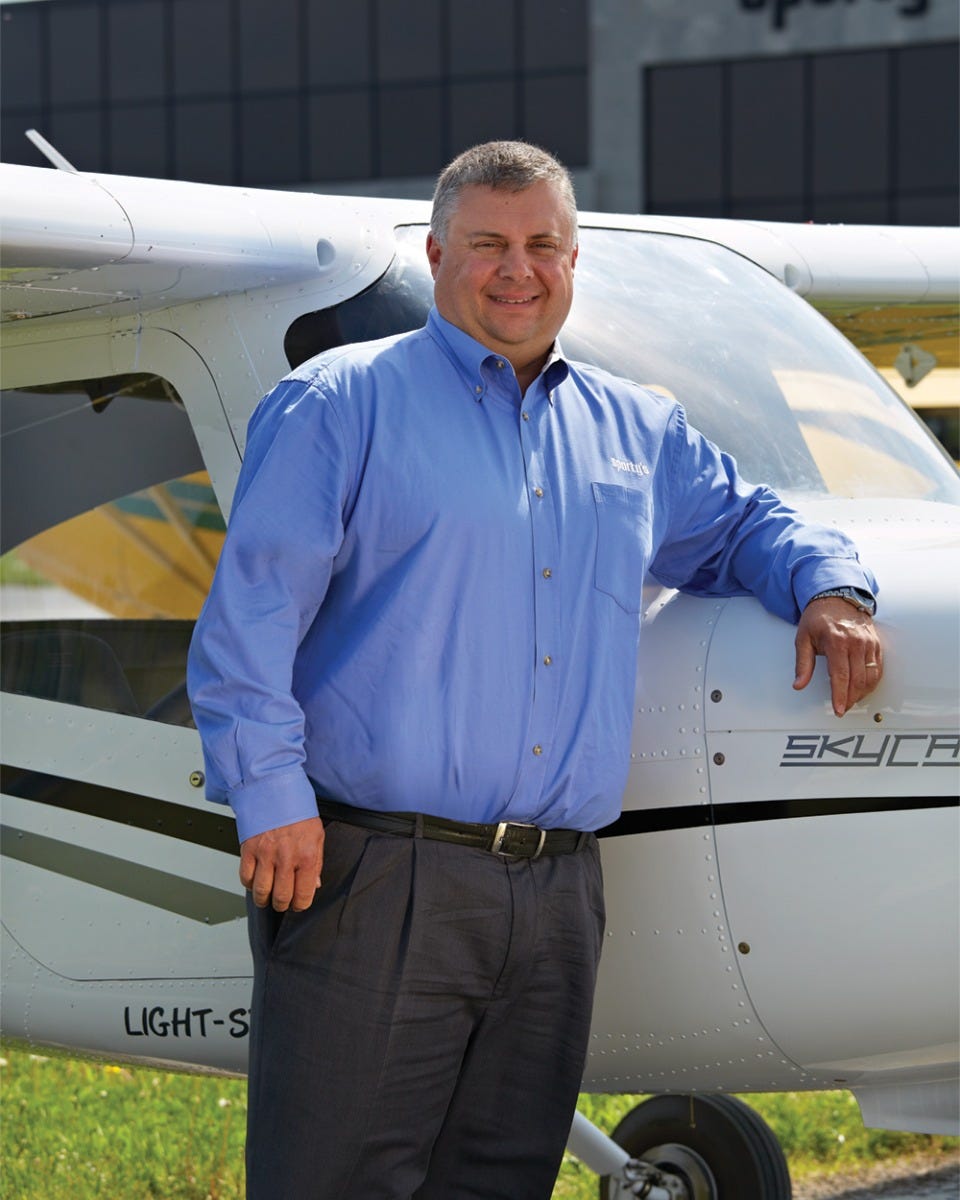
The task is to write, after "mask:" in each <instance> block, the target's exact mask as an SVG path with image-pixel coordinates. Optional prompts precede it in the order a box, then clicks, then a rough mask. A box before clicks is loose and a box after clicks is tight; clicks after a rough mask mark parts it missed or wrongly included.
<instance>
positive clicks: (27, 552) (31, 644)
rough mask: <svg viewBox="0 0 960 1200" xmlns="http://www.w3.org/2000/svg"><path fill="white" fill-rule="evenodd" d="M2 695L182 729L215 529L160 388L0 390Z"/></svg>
mask: <svg viewBox="0 0 960 1200" xmlns="http://www.w3.org/2000/svg"><path fill="white" fill-rule="evenodd" d="M0 420H2V441H0V447H2V463H0V473H2V489H3V490H2V514H3V521H2V531H3V550H4V555H3V557H2V558H0V583H2V584H3V591H2V599H0V604H2V612H0V616H2V626H0V672H2V688H3V690H4V691H7V692H15V693H19V694H21V695H29V696H33V697H37V698H40V699H46V700H56V701H59V702H61V703H65V704H81V705H84V706H86V707H89V708H98V709H102V710H106V711H109V712H118V713H124V714H127V715H132V716H140V717H146V718H149V719H153V720H158V721H163V722H166V723H169V724H181V725H182V724H190V723H191V715H190V709H189V705H188V703H187V698H186V691H185V688H184V687H183V680H184V675H185V667H186V653H187V647H188V645H189V641H190V635H191V632H192V629H193V622H194V620H195V619H196V616H197V614H198V613H199V611H200V606H201V605H202V603H203V601H204V598H205V597H206V594H207V591H208V590H209V587H210V581H211V580H212V578H213V570H214V567H215V566H216V562H217V557H218V555H219V551H220V546H221V545H222V542H223V535H224V530H225V526H224V521H223V517H222V515H221V513H220V509H219V507H218V505H217V502H216V499H215V497H214V494H213V489H212V488H211V486H210V479H209V477H208V475H207V474H206V472H205V471H204V470H203V460H202V458H201V455H200V451H199V449H198V447H197V443H196V439H195V438H194V435H193V431H192V429H191V426H190V421H189V418H188V416H187V414H186V412H185V411H184V409H183V406H182V404H181V402H180V398H179V396H178V395H177V393H176V392H175V391H174V389H173V387H172V386H171V385H170V384H169V383H168V382H167V381H166V380H164V379H162V378H160V377H158V376H155V375H146V374H139V375H122V376H115V377H112V378H109V379H86V380H76V381H70V382H65V383H55V384H50V385H46V386H39V387H27V388H21V389H17V390H7V391H4V392H3V393H2V397H0Z"/></svg>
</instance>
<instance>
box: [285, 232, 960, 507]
mask: <svg viewBox="0 0 960 1200" xmlns="http://www.w3.org/2000/svg"><path fill="white" fill-rule="evenodd" d="M425 232H426V231H425V229H424V227H422V226H414V227H404V228H401V229H398V230H397V237H398V254H397V258H396V259H395V261H394V263H393V264H392V266H391V267H390V270H389V271H388V272H387V273H386V275H384V277H383V278H382V279H380V280H379V281H378V282H377V283H376V284H375V285H374V286H373V287H372V288H370V289H369V290H368V291H367V292H365V293H363V294H362V295H361V296H357V297H354V298H353V299H351V300H348V301H345V302H344V303H343V304H341V305H338V306H337V307H336V308H333V309H328V310H325V311H324V312H322V313H313V314H309V315H308V316H306V317H302V318H301V319H300V320H299V321H298V322H296V323H295V324H294V326H292V327H291V329H290V331H289V333H288V336H287V353H288V356H289V357H290V359H291V362H294V363H298V362H301V361H303V360H304V359H305V358H307V357H309V356H310V355H312V354H316V353H318V352H319V351H320V350H322V349H326V348H328V347H330V346H333V345H339V344H343V343H345V342H352V341H362V340H365V339H369V338H376V337H383V336H385V335H387V334H389V333H396V332H402V331H404V330H408V329H416V328H419V326H420V325H422V324H423V322H424V320H425V318H426V314H427V311H428V309H429V306H430V304H431V302H432V295H433V282H432V279H431V277H430V272H429V269H428V267H427V262H426V255H425V253H424V239H425ZM561 344H562V348H563V351H564V353H565V354H566V355H567V356H568V357H570V358H573V359H579V360H580V361H582V362H587V363H592V364H595V365H598V366H601V367H604V368H606V369H607V370H609V371H612V372H613V373H614V374H616V375H622V376H625V377H626V378H628V379H633V380H635V381H636V382H638V383H641V384H644V385H646V386H648V387H651V388H654V389H656V390H657V391H660V392H663V393H665V394H666V395H668V396H671V397H674V398H675V399H676V400H678V401H679V402H680V403H682V404H683V406H684V407H685V408H686V410H687V413H688V416H689V419H690V421H691V423H692V424H693V425H694V426H696V427H697V428H698V429H699V430H700V431H701V432H702V433H704V434H705V435H706V436H707V437H709V438H710V439H711V440H712V441H714V442H716V444H717V445H718V446H720V447H721V448H722V449H724V450H727V451H729V452H730V453H731V454H733V456H734V457H735V458H736V460H737V462H738V464H739V466H740V470H741V472H742V474H743V475H744V476H745V477H746V478H747V479H749V480H751V481H754V482H763V483H768V484H770V485H771V486H773V487H775V488H776V489H777V490H778V491H780V492H782V493H784V494H786V495H789V494H790V493H795V494H798V495H800V494H806V495H810V494H820V495H834V496H845V497H857V498H863V497H892V498H903V499H907V498H912V499H928V500H940V501H948V502H952V503H960V478H958V475H957V472H956V470H955V469H954V467H953V465H952V463H951V462H950V460H949V458H948V457H947V456H946V454H945V452H944V451H943V450H942V449H941V447H940V446H939V445H938V444H937V443H936V441H935V440H934V439H933V438H932V436H931V435H930V434H929V432H928V431H927V429H926V427H925V426H924V425H923V424H922V422H921V421H920V420H919V419H918V418H917V417H915V416H914V414H913V413H912V412H911V410H910V409H909V407H908V406H907V405H905V404H904V403H903V401H902V400H900V398H899V397H898V396H897V395H896V394H895V393H894V392H893V391H892V390H891V389H890V388H889V387H888V386H887V385H886V384H885V383H884V382H883V380H882V379H881V378H880V376H879V375H878V374H877V373H876V371H875V370H874V369H873V367H872V366H871V365H870V364H869V363H868V362H867V361H866V359H864V358H863V357H862V356H861V355H860V354H859V352H858V351H857V350H855V349H854V348H853V346H852V345H851V344H850V343H849V342H848V341H847V340H846V339H845V338H844V337H843V336H842V335H841V334H839V333H838V332H837V331H836V330H835V329H834V328H833V327H832V326H831V325H830V324H829V322H828V321H827V320H826V319H825V318H823V317H821V316H820V315H819V313H817V312H816V311H815V310H814V309H813V308H811V307H810V305H808V304H806V303H805V302H804V301H803V300H801V299H799V298H798V297H797V296H795V295H793V293H791V292H790V291H788V289H787V288H785V287H784V286H783V285H782V284H780V283H779V282H778V281H777V280H775V279H774V278H773V277H772V276H770V275H768V274H767V273H766V272H765V271H763V270H761V269H760V268H759V267H757V266H755V265H754V264H753V263H751V262H748V261H747V260H746V259H744V258H741V257H740V256H739V255H737V254H734V253H733V252H732V251H730V250H727V249H725V248H723V247H720V246H715V245H712V244H710V243H708V242H702V241H699V240H696V239H693V238H683V237H676V236H673V235H670V234H650V233H637V232H633V231H629V230H618V229H589V228H588V229H581V230H580V256H579V259H578V261H577V270H576V296H575V300H574V305H573V309H572V311H571V314H570V317H569V319H568V321H567V323H566V325H565V326H564V329H563V333H562V334H561Z"/></svg>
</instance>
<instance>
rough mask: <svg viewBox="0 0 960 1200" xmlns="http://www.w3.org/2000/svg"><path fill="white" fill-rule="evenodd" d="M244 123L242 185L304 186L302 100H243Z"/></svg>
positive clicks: (264, 97) (242, 131) (263, 98)
mask: <svg viewBox="0 0 960 1200" xmlns="http://www.w3.org/2000/svg"><path fill="white" fill-rule="evenodd" d="M240 121H241V159H240V179H241V182H242V183H245V184H251V185H253V186H254V187H273V186H275V185H282V184H285V183H298V182H300V180H301V179H302V172H301V167H300V101H299V99H298V98H297V97H296V96H258V97H253V98H249V97H243V98H241V101H240Z"/></svg>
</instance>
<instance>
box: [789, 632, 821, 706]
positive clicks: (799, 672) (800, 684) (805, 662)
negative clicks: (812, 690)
mask: <svg viewBox="0 0 960 1200" xmlns="http://www.w3.org/2000/svg"><path fill="white" fill-rule="evenodd" d="M796 647H797V658H796V666H795V668H794V679H793V686H794V687H795V688H796V690H797V691H798V692H799V691H802V689H803V688H805V687H806V686H807V684H808V683H809V682H810V680H811V679H812V678H813V668H814V665H815V664H816V661H817V653H816V650H815V649H814V646H813V642H812V641H811V640H810V638H809V637H807V636H806V635H804V634H802V633H798V634H797V638H796Z"/></svg>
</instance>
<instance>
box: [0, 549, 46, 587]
mask: <svg viewBox="0 0 960 1200" xmlns="http://www.w3.org/2000/svg"><path fill="white" fill-rule="evenodd" d="M49 583H50V581H49V579H45V578H44V576H43V575H41V574H39V573H38V572H37V571H34V569H33V568H32V567H28V566H27V564H26V563H25V562H24V561H23V559H22V558H20V557H18V555H17V553H16V551H14V550H11V551H9V552H8V553H7V554H0V587H2V586H5V585H6V584H17V585H19V586H20V587H46V586H48V585H49Z"/></svg>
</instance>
